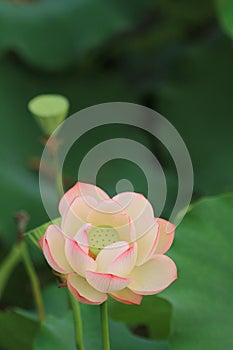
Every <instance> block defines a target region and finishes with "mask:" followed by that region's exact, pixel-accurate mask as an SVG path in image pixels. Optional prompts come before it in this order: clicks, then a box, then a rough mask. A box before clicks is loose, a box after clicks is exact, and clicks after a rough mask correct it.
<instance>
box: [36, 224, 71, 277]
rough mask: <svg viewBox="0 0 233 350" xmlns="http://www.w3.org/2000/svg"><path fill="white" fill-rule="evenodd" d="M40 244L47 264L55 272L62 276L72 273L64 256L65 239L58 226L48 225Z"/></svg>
mask: <svg viewBox="0 0 233 350" xmlns="http://www.w3.org/2000/svg"><path fill="white" fill-rule="evenodd" d="M40 244H41V247H42V250H43V253H44V256H45V258H46V260H47V262H48V263H49V265H50V266H51V267H52V268H53V269H54V270H55V271H57V272H60V273H63V274H66V273H68V272H71V271H72V268H71V267H70V265H69V263H68V261H67V259H66V256H65V238H64V236H63V234H62V231H61V229H60V228H59V227H58V226H56V225H50V226H49V227H48V228H47V231H46V232H45V234H44V236H43V237H42V239H41V240H40Z"/></svg>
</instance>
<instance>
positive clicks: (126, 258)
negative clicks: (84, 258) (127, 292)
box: [108, 243, 137, 277]
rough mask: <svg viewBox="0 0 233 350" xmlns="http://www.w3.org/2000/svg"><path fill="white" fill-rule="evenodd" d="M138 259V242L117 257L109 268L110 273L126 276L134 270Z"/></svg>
mask: <svg viewBox="0 0 233 350" xmlns="http://www.w3.org/2000/svg"><path fill="white" fill-rule="evenodd" d="M136 259H137V243H133V245H132V246H131V247H129V248H128V249H127V250H125V251H124V252H122V253H121V254H120V255H119V256H118V257H116V258H115V259H114V260H113V262H112V263H111V264H110V266H109V268H108V273H111V274H113V275H117V276H121V277H126V276H128V275H129V273H130V272H131V271H132V269H133V267H134V265H135V263H136Z"/></svg>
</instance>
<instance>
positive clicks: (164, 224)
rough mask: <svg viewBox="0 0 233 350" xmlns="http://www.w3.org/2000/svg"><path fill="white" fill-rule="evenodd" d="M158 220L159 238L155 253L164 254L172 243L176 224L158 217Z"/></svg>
mask: <svg viewBox="0 0 233 350" xmlns="http://www.w3.org/2000/svg"><path fill="white" fill-rule="evenodd" d="M157 221H158V223H159V239H158V244H157V246H156V249H155V252H154V253H155V254H164V253H166V252H167V251H168V249H169V248H170V247H171V245H172V242H173V240H174V235H175V229H176V226H175V225H173V224H171V223H170V222H169V221H166V220H163V219H157Z"/></svg>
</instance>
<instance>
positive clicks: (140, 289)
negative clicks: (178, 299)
mask: <svg viewBox="0 0 233 350" xmlns="http://www.w3.org/2000/svg"><path fill="white" fill-rule="evenodd" d="M130 277H131V278H132V279H133V282H132V283H130V285H129V286H128V288H130V289H131V290H132V291H133V292H135V293H137V294H141V295H150V294H156V293H159V292H161V291H162V290H163V289H165V288H167V287H168V286H169V285H170V284H171V283H172V282H173V281H174V280H175V279H176V278H177V269H176V265H175V263H174V262H173V261H172V260H171V259H170V258H169V257H168V256H166V255H156V256H155V257H153V258H152V259H151V260H149V261H147V262H146V263H145V264H144V265H141V266H136V267H135V268H134V269H133V271H132V272H131V274H130Z"/></svg>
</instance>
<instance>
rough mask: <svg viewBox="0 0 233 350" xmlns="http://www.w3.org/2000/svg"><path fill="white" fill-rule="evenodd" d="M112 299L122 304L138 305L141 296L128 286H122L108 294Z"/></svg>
mask: <svg viewBox="0 0 233 350" xmlns="http://www.w3.org/2000/svg"><path fill="white" fill-rule="evenodd" d="M110 295H111V297H112V298H113V299H116V300H117V301H120V302H121V303H124V304H130V305H139V304H140V303H141V301H142V296H141V295H140V294H136V293H134V292H132V290H130V289H129V288H124V289H122V290H119V291H118V292H114V293H111V294H110Z"/></svg>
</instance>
